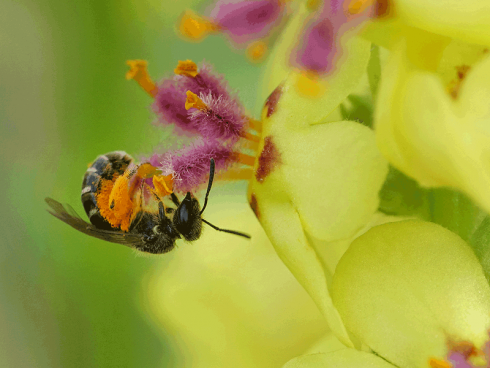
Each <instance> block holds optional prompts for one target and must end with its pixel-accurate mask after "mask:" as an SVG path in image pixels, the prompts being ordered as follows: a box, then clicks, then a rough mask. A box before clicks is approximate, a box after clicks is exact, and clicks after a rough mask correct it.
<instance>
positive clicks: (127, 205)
mask: <svg viewBox="0 0 490 368" xmlns="http://www.w3.org/2000/svg"><path fill="white" fill-rule="evenodd" d="M130 189H131V188H130V186H129V178H128V177H127V175H126V174H125V175H121V176H119V177H118V178H117V179H116V181H115V182H114V187H113V188H112V191H111V195H110V196H109V209H110V210H111V211H112V213H113V214H114V216H115V217H116V218H117V219H118V220H119V221H121V225H120V227H121V230H122V231H128V229H129V225H130V224H131V221H130V220H131V214H132V212H133V201H132V200H131V198H132V194H134V193H131V192H134V190H131V191H130Z"/></svg>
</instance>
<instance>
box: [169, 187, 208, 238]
mask: <svg viewBox="0 0 490 368" xmlns="http://www.w3.org/2000/svg"><path fill="white" fill-rule="evenodd" d="M173 225H174V226H175V228H176V229H177V231H178V232H179V233H181V234H182V236H183V237H184V238H185V240H188V241H193V240H197V239H199V237H200V236H201V230H202V218H201V207H200V206H199V202H198V201H197V199H196V198H194V197H192V196H191V193H189V192H187V195H186V196H185V198H184V199H183V200H182V202H181V203H180V205H179V207H177V209H176V210H175V213H174V218H173Z"/></svg>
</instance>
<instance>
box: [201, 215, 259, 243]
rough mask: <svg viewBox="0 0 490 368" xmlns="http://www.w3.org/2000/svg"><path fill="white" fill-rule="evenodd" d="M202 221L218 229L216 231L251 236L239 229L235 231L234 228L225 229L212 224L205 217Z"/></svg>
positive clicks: (248, 237) (249, 237)
mask: <svg viewBox="0 0 490 368" xmlns="http://www.w3.org/2000/svg"><path fill="white" fill-rule="evenodd" d="M202 222H204V223H205V224H208V225H209V226H211V227H212V228H213V229H214V230H218V231H222V232H224V233H228V234H234V235H238V236H242V237H244V238H247V239H252V237H251V236H250V235H248V234H245V233H241V232H239V231H235V230H227V229H220V228H219V227H217V226H215V225H213V224H212V223H210V222H208V221H206V220H205V219H202Z"/></svg>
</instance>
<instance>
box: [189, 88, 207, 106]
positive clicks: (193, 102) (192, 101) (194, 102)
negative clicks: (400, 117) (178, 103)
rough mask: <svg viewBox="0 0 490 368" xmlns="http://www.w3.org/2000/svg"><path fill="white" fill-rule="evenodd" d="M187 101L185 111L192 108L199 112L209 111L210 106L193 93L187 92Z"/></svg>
mask: <svg viewBox="0 0 490 368" xmlns="http://www.w3.org/2000/svg"><path fill="white" fill-rule="evenodd" d="M186 95H187V99H186V100H185V109H186V110H189V109H191V108H194V109H199V110H203V111H205V110H207V109H208V106H207V105H206V104H205V103H204V102H203V101H202V100H201V99H200V98H199V97H197V95H196V94H195V93H193V92H191V91H187V92H186Z"/></svg>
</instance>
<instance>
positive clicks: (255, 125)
mask: <svg viewBox="0 0 490 368" xmlns="http://www.w3.org/2000/svg"><path fill="white" fill-rule="evenodd" d="M248 125H249V127H250V129H253V130H255V131H256V132H257V133H260V132H261V131H262V122H261V121H259V120H255V119H252V118H249V119H248Z"/></svg>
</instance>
